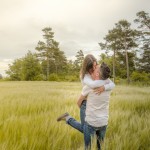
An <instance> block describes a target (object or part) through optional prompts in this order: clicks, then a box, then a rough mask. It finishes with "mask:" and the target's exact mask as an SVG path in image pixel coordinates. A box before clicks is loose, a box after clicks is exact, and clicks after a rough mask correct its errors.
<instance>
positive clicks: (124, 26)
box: [99, 20, 138, 83]
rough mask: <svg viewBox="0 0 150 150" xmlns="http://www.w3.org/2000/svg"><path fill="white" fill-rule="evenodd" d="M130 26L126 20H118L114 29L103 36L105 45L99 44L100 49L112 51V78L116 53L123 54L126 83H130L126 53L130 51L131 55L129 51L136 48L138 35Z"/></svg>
mask: <svg viewBox="0 0 150 150" xmlns="http://www.w3.org/2000/svg"><path fill="white" fill-rule="evenodd" d="M130 26H131V24H130V23H129V22H128V21H127V20H120V21H119V22H118V23H116V24H115V28H113V29H112V30H109V32H108V34H107V35H106V36H105V38H104V40H105V43H99V45H100V47H101V49H105V50H107V51H109V50H112V51H113V77H114V78H115V61H116V54H117V55H118V52H121V53H123V54H125V58H126V68H127V82H128V83H129V82H130V78H129V60H128V52H129V51H130V53H131V51H133V48H135V47H136V46H137V44H136V36H137V35H138V32H137V31H136V30H133V29H131V28H130ZM124 52H125V53H124Z"/></svg>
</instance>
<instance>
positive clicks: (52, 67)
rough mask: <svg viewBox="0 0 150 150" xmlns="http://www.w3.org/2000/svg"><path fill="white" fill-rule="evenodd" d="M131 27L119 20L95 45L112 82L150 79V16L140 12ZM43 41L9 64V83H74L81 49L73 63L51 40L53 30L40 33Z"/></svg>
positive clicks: (76, 78) (80, 61) (145, 80)
mask: <svg viewBox="0 0 150 150" xmlns="http://www.w3.org/2000/svg"><path fill="white" fill-rule="evenodd" d="M134 23H135V25H137V27H136V28H131V23H130V22H128V21H127V20H119V21H118V22H117V23H116V24H115V26H114V27H113V28H112V29H110V30H109V31H108V33H107V34H106V35H105V37H104V38H103V41H100V42H99V43H98V44H99V46H100V50H101V55H100V57H99V62H102V61H104V62H106V63H107V64H108V65H109V66H110V68H111V70H112V78H113V79H114V81H115V82H117V81H118V80H119V79H127V83H130V82H131V81H143V82H149V79H150V17H149V14H148V13H146V12H144V11H140V12H138V13H137V14H136V18H135V20H134ZM42 32H43V41H39V42H38V43H37V45H36V47H35V53H32V52H31V51H28V53H27V54H26V55H25V56H24V57H22V58H19V59H16V60H14V61H13V63H12V64H9V69H8V70H7V71H6V74H7V75H8V78H9V79H10V80H19V81H22V80H27V81H29V80H49V81H77V80H79V72H80V68H81V65H82V61H83V59H84V54H83V51H82V50H79V51H78V52H77V54H76V59H75V60H67V57H66V56H65V53H64V51H62V50H60V48H59V43H58V42H57V41H56V40H55V39H54V32H53V31H52V28H50V27H46V28H44V29H43V30H42Z"/></svg>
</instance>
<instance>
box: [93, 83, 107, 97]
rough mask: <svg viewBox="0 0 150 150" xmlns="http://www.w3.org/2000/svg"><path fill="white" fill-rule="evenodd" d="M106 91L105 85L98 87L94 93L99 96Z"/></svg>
mask: <svg viewBox="0 0 150 150" xmlns="http://www.w3.org/2000/svg"><path fill="white" fill-rule="evenodd" d="M104 91H105V87H104V85H103V86H101V87H98V88H95V89H94V93H96V94H98V95H100V94H101V93H102V92H104Z"/></svg>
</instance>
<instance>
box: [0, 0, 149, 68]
mask: <svg viewBox="0 0 150 150" xmlns="http://www.w3.org/2000/svg"><path fill="white" fill-rule="evenodd" d="M0 3H1V5H0V18H1V23H0V39H1V42H0V59H1V61H0V68H3V69H4V68H7V67H6V66H7V65H8V63H7V62H5V61H4V60H5V59H11V60H14V59H16V58H20V57H23V56H24V55H25V54H26V53H27V52H28V50H31V51H35V47H36V45H37V43H38V41H39V40H43V38H42V31H41V30H42V29H43V28H44V27H48V26H49V27H52V29H53V31H54V32H55V39H56V41H58V42H59V43H60V48H61V50H63V51H64V52H65V54H66V55H67V57H73V56H74V55H76V52H77V51H78V50H80V49H82V50H83V52H84V53H85V54H86V53H89V52H91V53H93V54H95V55H99V53H100V51H99V50H100V49H99V46H98V43H99V42H100V41H102V39H103V37H104V36H105V34H106V33H107V32H108V30H109V29H112V28H113V26H114V24H115V23H116V22H118V21H119V20H120V19H127V20H128V21H130V22H133V20H134V19H135V17H136V13H137V12H138V11H141V10H144V11H146V12H148V13H149V6H150V1H149V0H132V1H131V0H126V1H124V0H94V1H93V0H38V1H37V0H26V1H24V0H12V1H9V0H0ZM2 61H3V62H2ZM10 62H11V61H10Z"/></svg>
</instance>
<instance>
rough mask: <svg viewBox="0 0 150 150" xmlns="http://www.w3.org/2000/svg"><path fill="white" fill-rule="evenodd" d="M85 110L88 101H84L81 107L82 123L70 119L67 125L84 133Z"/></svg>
mask: <svg viewBox="0 0 150 150" xmlns="http://www.w3.org/2000/svg"><path fill="white" fill-rule="evenodd" d="M85 110H86V100H83V102H82V104H81V107H80V119H81V123H80V122H78V121H76V120H75V119H74V118H70V119H68V120H67V124H69V125H70V126H72V127H73V128H75V129H77V130H79V131H80V132H82V133H83V126H84V123H85Z"/></svg>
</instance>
